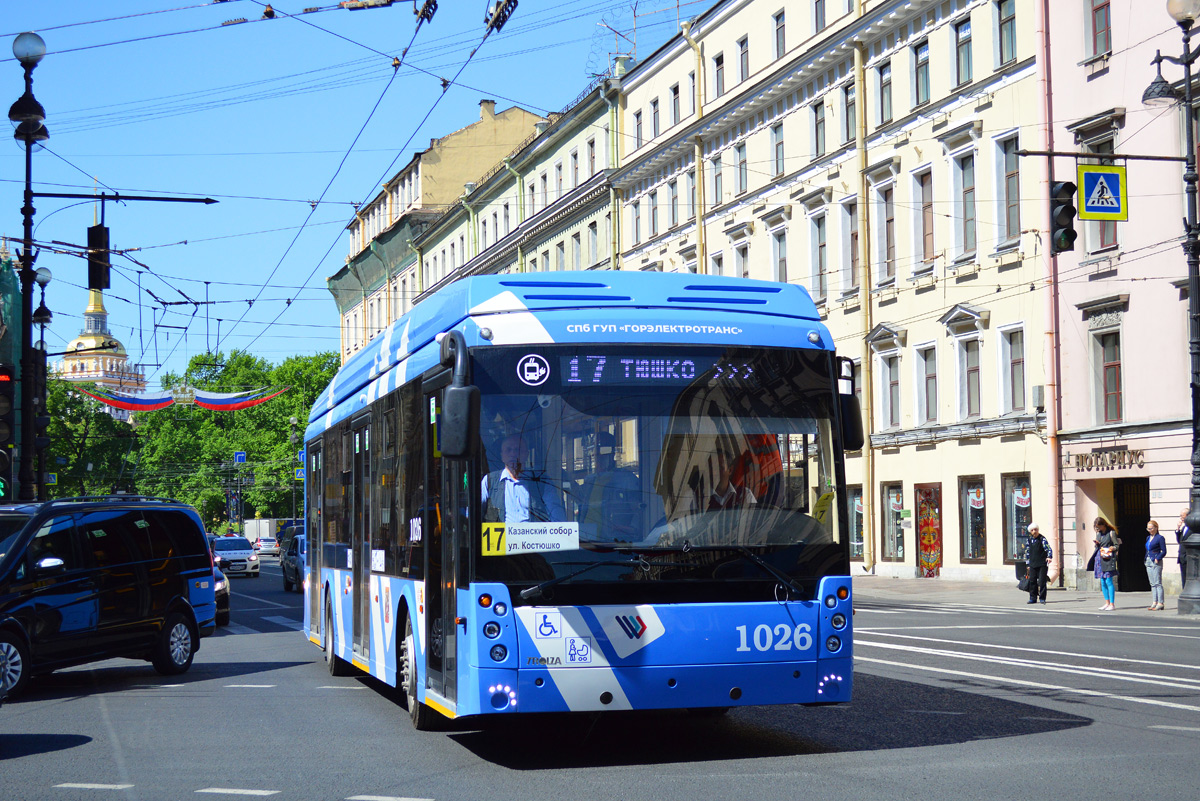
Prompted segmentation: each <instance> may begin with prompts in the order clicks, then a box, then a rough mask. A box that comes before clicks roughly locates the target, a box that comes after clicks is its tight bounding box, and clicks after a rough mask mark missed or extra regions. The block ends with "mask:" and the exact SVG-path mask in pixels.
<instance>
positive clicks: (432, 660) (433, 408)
mask: <svg viewBox="0 0 1200 801" xmlns="http://www.w3.org/2000/svg"><path fill="white" fill-rule="evenodd" d="M441 398H442V393H441V391H436V392H433V393H430V394H428V395H426V396H425V408H426V411H427V413H428V415H429V417H428V420H429V423H428V424H427V425H426V427H425V430H426V440H425V453H426V460H425V487H426V495H425V519H424V526H425V531H427V532H429V533H430V536H429V540H428V543H427V546H426V548H425V558H426V566H425V595H426V603H425V626H426V632H425V635H426V636H425V643H426V647H425V655H426V665H427V668H428V669H427V672H426V675H427V677H428V682H427V685H426V686H427V687H428V688H429V689H431V690H433V691H434V692H435V693H437V694H438V695H440V696H442V697H443V698H445V699H446V700H447V701H454V700H455V699H456V697H457V694H458V691H457V688H458V683H457V680H456V669H457V658H456V657H457V648H458V637H457V633H458V628H457V623H456V619H457V614H458V612H457V605H456V603H455V589H456V587H457V573H458V559H457V558H456V555H457V550H456V546H457V543H458V540H459V536H460V535H461V534H462V533H464V532H463V531H462V525H461V523H460V520H461V518H462V517H463V516H464V515H465V514H466V498H467V496H466V493H465V492H464V487H463V481H464V476H465V469H466V463H465V462H464V461H463V460H461V459H447V458H443V457H442V453H441V450H440V449H439V448H438V443H439V438H438V423H439V422H440V418H441Z"/></svg>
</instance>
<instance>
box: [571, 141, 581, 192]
mask: <svg viewBox="0 0 1200 801" xmlns="http://www.w3.org/2000/svg"><path fill="white" fill-rule="evenodd" d="M577 186H579V152H578V151H576V150H572V151H571V188H572V189H574V188H575V187H577Z"/></svg>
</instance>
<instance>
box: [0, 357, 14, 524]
mask: <svg viewBox="0 0 1200 801" xmlns="http://www.w3.org/2000/svg"><path fill="white" fill-rule="evenodd" d="M16 394H17V368H16V367H14V366H13V365H11V364H3V365H0V503H12V502H14V501H15V500H16V499H17V493H16V488H15V487H14V485H13V480H12V478H13V475H12V472H13V470H12V469H13V446H14V445H15V444H16V437H17V421H16V416H17V415H16V410H17V403H16Z"/></svg>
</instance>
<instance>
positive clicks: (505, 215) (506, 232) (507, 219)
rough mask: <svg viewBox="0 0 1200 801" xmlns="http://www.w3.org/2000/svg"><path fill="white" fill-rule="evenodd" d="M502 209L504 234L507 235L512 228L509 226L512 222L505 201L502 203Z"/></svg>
mask: <svg viewBox="0 0 1200 801" xmlns="http://www.w3.org/2000/svg"><path fill="white" fill-rule="evenodd" d="M503 211H504V235H505V236H508V234H509V232H510V231H511V230H512V227H511V226H512V223H511V222H510V221H509V217H508V204H507V203H505V204H504V209H503Z"/></svg>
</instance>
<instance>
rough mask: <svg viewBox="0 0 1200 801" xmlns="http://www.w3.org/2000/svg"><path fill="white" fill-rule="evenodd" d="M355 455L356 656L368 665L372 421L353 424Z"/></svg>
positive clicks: (352, 496) (352, 497) (353, 564)
mask: <svg viewBox="0 0 1200 801" xmlns="http://www.w3.org/2000/svg"><path fill="white" fill-rule="evenodd" d="M353 428H354V433H353V439H354V453H353V454H351V459H352V467H351V469H352V470H353V471H354V478H353V479H352V483H351V492H350V504H351V512H350V514H351V518H350V521H351V522H350V524H351V526H352V527H353V528H352V530H351V532H350V543H351V548H352V553H353V554H354V556H353V559H352V560H351V569H352V570H353V573H354V575H353V582H354V583H353V587H354V590H353V596H354V597H353V604H354V613H353V614H352V615H351V617H352V618H353V619H354V645H353V647H354V655H355V656H357V657H360V658H361V659H362V660H363V661H364V662H368V661H369V660H370V658H371V636H370V620H371V592H370V589H371V588H370V587H369V586H368V584H369V582H370V580H371V503H370V500H371V425H370V418H369V417H367V418H364V419H361V420H356V421H355V422H354V424H353Z"/></svg>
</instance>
